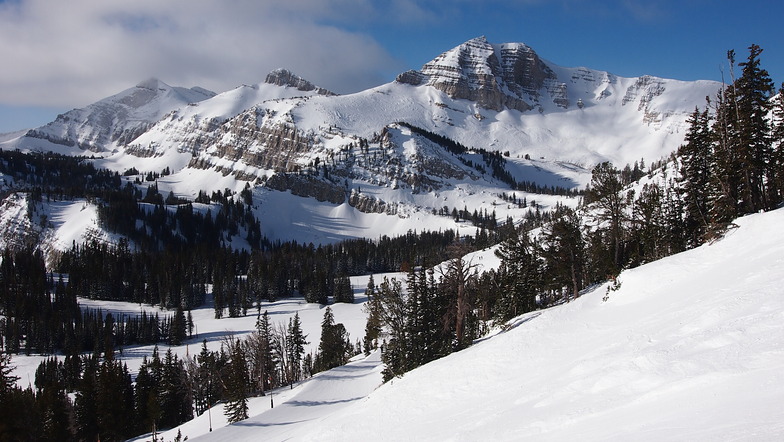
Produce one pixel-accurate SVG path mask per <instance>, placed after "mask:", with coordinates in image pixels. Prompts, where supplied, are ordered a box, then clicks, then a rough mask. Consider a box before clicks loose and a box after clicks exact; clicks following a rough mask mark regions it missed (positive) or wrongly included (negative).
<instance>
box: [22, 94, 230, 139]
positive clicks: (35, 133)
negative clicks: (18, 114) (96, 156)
mask: <svg viewBox="0 0 784 442" xmlns="http://www.w3.org/2000/svg"><path fill="white" fill-rule="evenodd" d="M213 96H215V93H214V92H211V91H208V90H206V89H203V88H199V87H194V88H191V89H186V88H182V87H172V86H169V85H168V84H166V83H164V82H163V81H161V80H158V79H157V78H149V79H147V80H145V81H142V82H141V83H139V84H137V85H136V86H134V87H132V88H130V89H126V90H124V91H122V92H120V93H119V94H116V95H112V96H111V97H108V98H104V99H103V100H100V101H98V102H96V103H93V104H91V105H89V106H87V107H85V108H82V109H74V110H71V111H68V112H66V113H64V114H60V115H58V116H57V118H56V119H55V120H54V121H52V122H51V123H48V124H46V125H44V126H41V127H39V128H36V129H31V130H29V131H27V132H26V133H25V135H24V136H23V137H21V138H19V139H17V141H16V142H15V143H14V144H13V145H14V147H20V148H23V149H30V150H54V151H64V152H66V153H69V152H72V153H83V152H82V151H92V152H93V153H100V152H106V151H113V150H115V149H116V147H117V146H124V145H126V144H127V143H128V142H130V141H131V140H133V139H135V138H136V137H138V136H139V135H140V134H142V133H143V132H145V131H146V130H147V129H149V127H150V126H151V125H152V124H153V123H155V122H156V121H158V120H159V119H161V118H162V117H163V116H164V115H166V114H167V113H169V112H171V111H172V110H174V109H177V108H180V107H182V106H187V105H189V104H192V103H197V102H199V101H202V100H205V99H207V98H210V97H213ZM53 144H54V145H55V146H52V145H53Z"/></svg>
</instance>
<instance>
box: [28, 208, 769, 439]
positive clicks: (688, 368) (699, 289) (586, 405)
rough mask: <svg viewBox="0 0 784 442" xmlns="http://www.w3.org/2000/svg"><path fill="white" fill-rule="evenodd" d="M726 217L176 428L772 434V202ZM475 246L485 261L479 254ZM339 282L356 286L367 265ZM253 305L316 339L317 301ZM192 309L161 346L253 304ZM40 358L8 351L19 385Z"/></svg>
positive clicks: (521, 435) (245, 326) (352, 323)
mask: <svg viewBox="0 0 784 442" xmlns="http://www.w3.org/2000/svg"><path fill="white" fill-rule="evenodd" d="M738 225H739V227H738V228H737V229H734V230H732V231H730V232H729V233H728V235H727V236H726V238H725V239H723V240H721V241H718V242H716V243H714V244H711V245H705V246H702V247H700V248H698V249H695V250H692V251H688V252H685V253H682V254H679V255H675V256H671V257H669V258H666V259H663V260H660V261H657V262H654V263H651V264H647V265H644V266H642V267H639V268H636V269H633V270H629V271H626V272H623V273H622V274H621V276H620V281H621V287H620V289H619V290H617V291H611V292H609V296H608V299H607V301H604V300H603V298H604V297H605V295H606V294H607V290H606V285H603V286H599V287H596V288H594V289H593V290H589V291H588V292H587V293H585V294H584V295H583V296H581V297H580V298H579V299H577V300H574V301H572V302H570V303H568V304H565V305H560V306H556V307H553V308H550V309H547V310H542V311H537V312H532V313H529V314H526V315H523V316H521V317H519V318H516V319H515V320H514V321H512V323H513V327H512V328H511V329H510V330H508V331H506V332H501V333H497V334H495V335H494V336H492V337H489V338H485V339H482V340H480V342H478V343H476V344H475V345H474V346H473V347H471V348H468V349H466V350H463V351H461V352H459V353H456V354H453V355H451V356H449V357H446V358H443V359H441V360H438V361H435V362H433V363H431V364H428V365H426V366H424V367H421V368H419V369H417V370H414V371H412V372H410V373H408V374H406V375H405V376H404V377H403V378H400V379H395V380H393V381H392V382H390V383H388V384H385V385H381V377H380V370H381V366H380V364H379V356H378V354H374V355H372V356H371V357H370V358H368V359H362V358H360V359H358V360H356V361H354V362H352V364H350V365H349V366H347V367H341V368H339V369H336V370H333V371H330V372H326V373H323V374H320V375H318V376H316V377H314V378H312V379H310V380H308V381H306V382H303V383H301V384H300V385H298V386H296V387H295V388H294V389H293V390H289V389H285V388H284V389H281V390H279V391H277V392H275V395H274V396H273V400H274V402H275V408H274V409H271V410H270V408H269V405H270V404H269V397H262V398H254V399H252V400H251V402H250V409H251V418H250V419H248V420H247V421H244V422H241V423H238V424H235V425H229V426H225V418H224V417H223V415H222V409H221V408H220V406H216V407H215V408H213V410H212V411H211V412H210V413H208V414H204V415H202V416H199V417H197V418H196V419H195V420H194V421H192V422H189V423H186V424H183V426H182V427H181V428H180V430H181V431H182V433H183V435H184V436H185V435H187V436H189V438H190V439H191V440H192V439H194V438H196V437H197V436H199V435H202V436H204V438H205V440H231V441H239V440H356V441H359V440H574V439H579V440H638V441H639V440H642V441H660V440H782V438H784V408H782V406H781V404H782V401H784V289H782V285H783V284H782V283H783V282H784V230H782V229H781V226H782V225H784V210H777V211H774V212H771V213H766V214H757V215H751V216H747V217H745V218H742V219H740V220H739V221H738ZM473 259H474V260H475V262H482V263H483V264H484V265H487V266H493V265H494V260H495V258H494V257H493V256H492V253H491V252H489V251H488V252H483V253H480V254H477V255H476V256H475V257H474V258H473ZM389 276H391V275H389ZM397 276H398V277H402V275H397ZM382 279H383V276H382V275H376V277H375V280H376V283H379V282H380V281H381V280H382ZM352 282H353V284H354V287H355V290H356V292H357V293H358V294H359V293H361V291H362V287H364V285H365V284H366V282H367V278H366V277H364V278H354V279H352ZM363 301H364V299H363V298H361V296H360V297H359V298H358V303H357V304H353V305H334V306H333V308H334V310H335V319H336V321H337V322H343V323H344V324H346V327H347V329H348V330H349V333H350V334H351V338H352V340H355V339H358V338H361V336H362V333H363V331H362V330H363V328H364V320H365V314H364V313H363V312H362V305H361V303H362V302H363ZM90 305H91V306H93V307H97V306H102V307H103V308H105V309H107V310H112V311H121V310H125V311H126V313H130V312H131V311H139V309H142V308H145V309H154V308H151V307H144V306H138V305H133V304H130V305H129V304H122V305H113V304H109V303H98V302H91V303H90ZM264 308H265V309H269V310H270V313H271V317H272V319H273V321H274V322H284V321H286V320H287V318H288V317H290V315H292V314H293V313H294V312H295V311H299V313H300V316H301V317H302V319H303V326H304V329H305V332H306V333H308V340H309V341H310V342H311V344H310V346H309V350H313V349H314V348H315V347H316V346H317V343H318V339H319V323H320V319H321V316H322V315H323V308H320V307H319V306H317V305H313V304H304V303H302V302H301V300H284V301H279V302H277V303H274V304H270V305H265V307H264ZM194 319H195V320H196V322H197V331H198V333H199V338H195V339H193V340H191V341H189V344H188V345H187V346H181V347H177V348H174V351H176V352H177V353H178V354H180V355H181V356H184V355H185V352H186V349H187V351H188V352H189V353H190V354H193V353H195V352H197V351H198V347H199V345H200V341H201V339H203V338H207V339H209V340H210V344H209V345H210V347H211V348H217V346H218V345H219V341H220V338H221V337H222V336H225V335H227V334H232V333H238V334H244V333H248V332H249V331H251V330H252V329H253V323H254V322H255V315H253V314H249V316H247V317H245V318H236V319H223V320H215V319H212V310H211V308H210V306H206V308H203V309H200V310H196V311H194ZM166 348H167V347H165V346H163V347H162V348H161V351H165V349H166ZM150 350H151V349H150V347H142V348H126V349H124V351H123V354H122V356H121V358H122V359H123V360H124V361H125V362H127V363H128V364H129V367H130V368H131V370H132V371H135V370H136V369H138V365H139V361H140V358H141V356H142V355H144V354H147V355H149V354H150ZM40 359H41V357H25V356H15V357H14V359H13V361H14V363H15V364H17V365H18V366H19V368H18V369H17V372H16V374H17V375H18V376H20V377H21V378H22V379H21V380H20V383H23V384H25V385H26V384H27V380H28V379H32V377H33V373H34V370H35V367H36V365H37V363H38V361H39V360H40ZM377 387H378V388H377ZM210 418H211V419H212V426H213V432H211V433H210V432H209V420H210ZM176 431H177V429H174V430H170V431H169V432H167V433H165V434H164V436H165V437H166V439H167V440H170V439H173V438H174V436H175V435H176Z"/></svg>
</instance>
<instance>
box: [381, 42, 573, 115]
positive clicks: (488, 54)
mask: <svg viewBox="0 0 784 442" xmlns="http://www.w3.org/2000/svg"><path fill="white" fill-rule="evenodd" d="M548 79H550V80H557V77H556V75H555V74H554V73H553V71H552V70H551V69H550V68H549V67H547V65H546V64H545V63H544V62H543V61H542V60H541V59H540V58H539V56H538V55H537V54H536V52H534V50H533V49H531V48H530V47H528V46H526V45H525V44H523V43H505V44H501V45H493V44H491V43H490V42H489V41H488V40H487V38H486V37H485V36H480V37H476V38H473V39H471V40H468V41H466V42H465V43H462V44H460V45H458V46H456V47H454V48H452V49H450V50H448V51H446V52H444V53H442V54H441V55H439V56H438V57H436V58H434V59H433V60H432V61H430V62H428V63H426V64H425V65H424V66H422V69H421V70H420V71H408V72H404V73H402V74H400V75H399V76H398V77H397V79H396V81H397V82H399V83H406V84H411V85H414V86H419V85H427V86H432V87H435V88H436V89H438V90H440V91H442V92H444V93H446V94H447V95H449V96H450V97H452V98H458V99H468V100H472V101H476V102H477V103H478V104H479V105H480V106H482V107H484V108H487V109H492V110H496V111H501V110H503V109H504V108H510V109H516V110H519V111H521V112H525V111H527V110H530V109H533V108H534V107H535V106H536V105H538V104H539V98H540V94H541V92H542V91H541V89H542V88H543V87H545V86H546V85H545V83H546V80H548ZM548 92H550V91H549V90H548ZM551 95H552V94H551ZM552 98H553V102H555V103H556V105H558V106H561V107H567V106H568V102H567V101H566V100H565V99H564V98H563V97H562V96H554V97H552Z"/></svg>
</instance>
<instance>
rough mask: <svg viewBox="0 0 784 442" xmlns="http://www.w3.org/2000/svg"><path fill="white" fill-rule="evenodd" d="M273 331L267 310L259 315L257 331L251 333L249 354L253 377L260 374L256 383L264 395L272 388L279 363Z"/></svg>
mask: <svg viewBox="0 0 784 442" xmlns="http://www.w3.org/2000/svg"><path fill="white" fill-rule="evenodd" d="M272 332H273V330H272V324H271V323H270V320H269V314H268V313H267V311H266V310H265V311H264V314H262V315H259V316H258V318H257V319H256V333H254V334H253V335H251V337H250V339H249V341H248V342H249V343H250V348H249V349H248V355H249V356H250V357H251V366H252V367H253V369H252V373H253V376H252V377H256V376H258V378H256V385H257V388H258V389H259V391H261V394H262V395H264V392H265V391H267V390H270V389H271V388H272V386H273V384H272V378H273V377H274V376H275V373H276V368H277V363H278V361H277V359H276V357H275V341H274V339H273V336H272Z"/></svg>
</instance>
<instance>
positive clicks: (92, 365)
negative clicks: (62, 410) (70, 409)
mask: <svg viewBox="0 0 784 442" xmlns="http://www.w3.org/2000/svg"><path fill="white" fill-rule="evenodd" d="M83 364H84V372H83V375H82V380H81V382H80V383H79V388H78V389H77V390H76V400H75V403H74V421H75V422H74V427H75V430H76V437H77V438H79V439H81V440H97V439H98V437H99V429H98V404H97V402H96V393H97V392H96V389H97V382H96V377H97V370H98V367H97V366H98V363H97V360H96V358H95V357H89V356H87V357H85V358H84V362H83Z"/></svg>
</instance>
